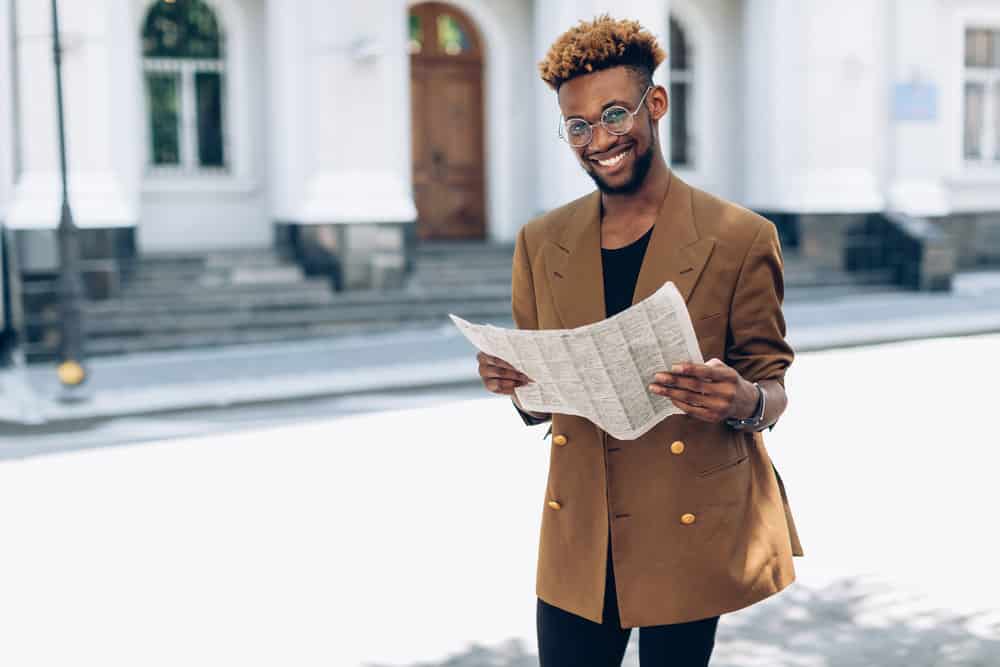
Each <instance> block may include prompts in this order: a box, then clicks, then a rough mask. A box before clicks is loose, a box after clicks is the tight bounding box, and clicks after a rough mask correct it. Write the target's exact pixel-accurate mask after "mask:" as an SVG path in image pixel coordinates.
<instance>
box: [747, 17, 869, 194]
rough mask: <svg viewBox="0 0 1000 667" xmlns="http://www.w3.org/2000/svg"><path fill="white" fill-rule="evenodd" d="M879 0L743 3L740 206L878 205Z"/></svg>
mask: <svg viewBox="0 0 1000 667" xmlns="http://www.w3.org/2000/svg"><path fill="white" fill-rule="evenodd" d="M884 9H885V4H884V2H883V1H882V0H842V1H841V2H828V1H827V0H797V1H796V2H788V1H785V0H746V3H745V5H744V10H743V11H744V43H745V45H746V57H745V59H744V62H745V71H744V73H743V74H744V80H745V88H744V91H745V100H744V109H745V118H746V120H745V129H744V131H745V135H746V146H747V154H746V157H745V173H746V187H745V192H746V203H747V205H748V206H751V207H753V208H758V209H765V210H779V211H793V212H800V213H854V212H864V211H875V210H881V209H882V207H883V199H882V196H881V182H880V178H879V175H880V172H881V168H880V167H881V162H882V160H883V159H884V151H883V145H884V142H883V140H882V137H883V136H884V131H885V122H884V101H883V100H884V89H885V86H884V76H883V73H882V71H881V69H880V66H879V63H880V62H882V59H881V55H882V50H881V49H882V42H883V41H884V30H883V28H884V21H885V17H884Z"/></svg>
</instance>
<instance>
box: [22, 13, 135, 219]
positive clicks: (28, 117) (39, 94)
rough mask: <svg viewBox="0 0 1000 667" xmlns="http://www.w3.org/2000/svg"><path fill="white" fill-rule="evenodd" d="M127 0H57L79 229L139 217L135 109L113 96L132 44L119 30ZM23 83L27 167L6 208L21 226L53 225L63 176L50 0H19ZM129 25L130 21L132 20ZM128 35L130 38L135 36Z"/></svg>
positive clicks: (72, 186)
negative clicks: (133, 150) (82, 0)
mask: <svg viewBox="0 0 1000 667" xmlns="http://www.w3.org/2000/svg"><path fill="white" fill-rule="evenodd" d="M122 5H123V3H122V1H121V0H92V1H89V2H86V3H79V2H66V1H63V2H60V3H59V19H60V30H61V33H62V35H61V36H62V42H63V47H64V53H63V100H64V103H65V109H64V111H65V120H66V125H65V126H66V151H67V156H68V165H69V182H70V203H71V205H72V208H73V215H74V220H75V222H76V224H77V225H78V226H79V227H81V228H100V227H123V226H133V225H135V224H136V221H137V218H138V213H137V211H138V191H137V187H136V185H137V179H136V174H135V173H134V165H133V162H134V161H133V160H132V158H131V150H130V148H129V147H130V146H133V145H134V144H135V142H136V137H135V136H134V126H133V125H132V124H131V123H130V122H129V120H128V119H129V117H130V114H131V110H130V109H123V108H122V105H120V104H117V103H116V101H119V102H120V98H119V97H117V96H116V95H115V91H116V87H117V86H119V85H122V82H121V81H120V80H119V79H118V78H117V77H116V76H115V74H117V73H118V72H119V69H120V63H121V59H122V53H120V52H119V49H122V48H126V46H127V44H126V45H123V44H122V41H121V39H120V37H121V35H120V34H119V32H118V30H119V27H120V26H119V24H121V23H122V22H123V17H122V15H121V14H120V11H119V10H120V9H121V8H122ZM16 13H17V17H16V18H17V29H16V41H17V44H16V53H17V84H18V90H17V93H16V95H15V100H16V103H17V105H18V110H17V115H18V119H19V131H20V136H19V142H20V147H21V153H20V155H21V172H20V174H19V178H18V181H17V185H16V187H15V190H14V196H13V201H12V203H11V206H10V207H9V209H8V220H7V222H8V224H9V225H10V226H11V227H13V228H19V229H52V228H55V227H56V225H57V223H58V221H59V205H60V188H61V186H60V178H59V152H58V135H57V132H58V130H57V124H56V96H55V74H54V69H53V62H52V15H51V10H50V5H49V3H47V2H37V1H36V0H17V1H16ZM129 27H130V28H131V27H133V26H129ZM130 43H131V42H129V43H128V44H130Z"/></svg>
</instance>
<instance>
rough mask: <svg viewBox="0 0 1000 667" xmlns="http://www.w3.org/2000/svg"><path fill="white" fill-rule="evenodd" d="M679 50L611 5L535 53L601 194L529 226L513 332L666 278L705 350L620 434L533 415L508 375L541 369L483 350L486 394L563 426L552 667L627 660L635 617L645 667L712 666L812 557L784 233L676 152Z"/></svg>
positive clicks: (548, 649) (663, 380)
mask: <svg viewBox="0 0 1000 667" xmlns="http://www.w3.org/2000/svg"><path fill="white" fill-rule="evenodd" d="M665 57H666V55H665V54H664V52H663V51H662V50H661V49H660V47H659V46H658V45H657V43H656V40H655V38H654V37H653V36H652V35H651V34H650V33H648V32H647V31H645V30H644V29H643V28H641V26H640V25H639V24H638V23H637V22H635V21H626V20H621V21H616V20H613V19H611V18H610V17H608V16H602V17H599V18H597V19H595V20H594V21H590V22H581V23H580V25H579V26H577V27H575V28H573V29H571V30H569V31H568V32H566V33H565V34H563V35H562V36H560V37H559V38H558V39H557V40H556V41H555V43H554V44H553V45H552V47H551V49H550V50H549V52H548V54H547V56H546V58H545V60H543V61H542V62H541V63H540V65H539V67H540V71H541V75H542V79H543V80H544V81H545V82H546V83H547V84H548V85H549V86H550V87H551V88H552V89H553V90H554V91H555V92H556V93H557V98H558V104H559V109H560V111H561V112H562V122H561V125H560V132H559V134H560V136H561V137H562V139H563V140H564V141H565V142H566V144H567V145H568V148H569V150H571V151H573V154H574V155H575V156H576V159H577V160H578V162H579V164H580V166H581V167H582V168H583V170H584V171H585V172H586V173H587V174H588V175H589V176H590V178H591V179H593V181H594V183H595V185H596V186H597V189H596V190H595V191H594V192H592V193H590V194H588V195H586V196H584V197H581V198H580V199H577V200H576V201H573V202H570V203H568V204H566V205H565V206H562V207H560V208H558V209H555V210H553V211H550V212H549V213H547V214H545V215H543V216H541V217H540V218H537V219H535V220H532V221H531V222H530V223H528V224H527V225H525V226H524V227H523V228H522V229H521V231H520V232H519V234H518V237H517V243H516V247H515V251H514V267H513V282H512V301H513V306H512V307H513V315H514V321H515V323H516V324H517V326H518V327H519V328H522V329H559V328H572V327H578V326H581V325H584V324H588V323H591V322H595V321H597V320H600V319H603V318H606V317H610V316H612V315H614V314H615V313H618V312H620V311H622V310H624V309H625V308H628V307H629V306H630V305H632V304H633V303H636V302H638V301H640V300H642V299H644V298H646V297H647V296H649V295H650V294H652V293H653V292H655V291H656V290H657V289H658V288H659V287H661V286H662V285H663V284H664V283H665V282H667V281H672V282H673V283H674V284H675V285H676V286H677V288H678V290H679V291H680V293H681V295H682V296H683V297H684V299H685V301H686V303H687V307H688V310H689V312H690V314H691V320H692V322H693V324H694V328H695V332H696V334H697V336H698V342H699V345H700V347H701V350H702V354H703V356H704V357H705V358H706V359H708V360H709V361H708V362H707V363H704V364H696V363H684V364H680V365H679V366H675V367H673V368H664V369H662V372H660V373H657V374H655V376H654V377H650V378H647V379H646V380H647V381H648V383H649V385H648V387H646V390H647V391H649V392H650V393H655V394H659V395H662V396H666V397H668V398H670V399H671V400H672V401H673V402H674V403H675V404H676V405H677V406H678V407H679V408H681V409H682V410H683V411H684V413H685V414H681V415H675V416H673V417H670V418H668V419H665V420H664V421H662V422H660V423H659V424H658V425H657V426H655V427H654V428H653V429H652V430H650V431H649V432H647V433H646V434H645V435H643V436H642V437H640V438H638V439H636V440H629V441H620V440H616V439H614V438H613V437H611V436H610V435H608V434H607V433H605V432H603V431H602V430H601V429H600V428H598V427H597V426H596V425H595V424H594V423H592V422H590V421H588V420H586V419H584V418H582V417H578V416H574V415H564V414H553V415H548V414H535V413H528V412H525V411H524V410H523V409H522V408H521V406H520V405H518V402H517V397H516V395H515V394H514V390H515V388H516V387H518V386H520V385H522V384H524V383H526V382H530V378H527V377H525V376H524V375H522V374H521V373H519V372H518V371H517V370H515V369H514V368H513V367H512V366H511V365H510V364H509V363H507V362H506V361H505V360H503V359H498V358H496V357H490V356H487V355H484V354H482V353H480V355H479V356H478V361H479V373H480V376H481V377H482V380H483V384H484V385H485V387H486V388H487V389H488V390H490V391H492V392H494V393H498V394H505V395H511V396H512V398H513V401H514V404H515V407H517V409H518V410H519V411H520V412H521V415H522V417H523V419H524V420H525V422H526V423H528V424H536V423H541V422H544V421H549V420H551V422H552V433H553V435H552V441H551V453H550V463H549V475H548V480H547V484H546V489H545V499H544V505H543V507H542V529H541V539H540V543H539V552H538V571H537V581H536V593H537V596H538V600H537V630H538V651H539V658H540V661H541V667H563V666H567V667H568V666H570V665H572V666H580V665H587V666H588V667H605V666H612V665H620V664H621V660H622V657H623V655H624V651H625V647H626V644H627V642H628V638H629V634H630V631H631V628H633V627H637V628H640V630H639V659H640V664H642V665H644V666H645V667H652V666H655V665H667V664H669V665H673V666H678V667H679V666H692V667H693V666H696V665H697V666H702V665H707V664H708V662H709V659H710V656H711V653H712V649H713V647H714V641H715V634H716V629H717V625H718V621H719V617H720V615H721V614H723V613H725V612H728V611H733V610H736V609H741V608H743V607H746V606H748V605H751V604H753V603H755V602H758V601H760V600H762V599H764V598H766V597H768V596H770V595H773V594H774V593H777V592H778V591H780V590H782V589H783V588H785V587H786V586H788V585H789V584H790V583H791V582H792V581H793V580H794V578H795V572H794V568H793V564H792V556H793V555H796V556H801V555H802V553H803V552H802V547H801V544H800V543H799V539H798V536H797V533H796V530H795V525H794V522H793V520H792V514H791V510H790V508H789V506H788V501H787V498H786V494H785V490H784V486H783V484H782V482H781V478H780V477H779V476H778V474H777V470H776V469H775V467H774V466H773V464H772V463H771V459H770V458H769V456H768V453H767V450H766V449H765V447H764V440H763V436H762V434H761V431H763V430H765V429H767V428H768V427H772V426H773V425H774V423H775V422H776V421H777V420H778V418H779V417H780V415H781V414H782V412H783V411H784V409H785V405H786V402H787V399H786V396H785V388H784V376H785V371H786V369H787V368H788V366H789V365H790V364H791V363H792V359H793V352H792V349H791V348H790V347H789V346H788V344H787V342H786V341H785V321H784V317H783V315H782V312H781V302H782V297H783V293H784V283H783V277H782V259H781V249H780V246H779V243H778V237H777V234H776V231H775V227H774V225H773V224H772V223H771V222H769V221H768V220H766V219H765V218H763V217H761V216H759V215H757V214H755V213H753V212H752V211H749V210H747V209H745V208H742V207H740V206H738V205H736V204H733V203H731V202H727V201H725V200H722V199H720V198H718V197H715V196H713V195H711V194H708V193H707V192H704V191H702V190H699V189H698V188H695V187H692V186H690V185H688V184H687V183H685V182H684V181H683V180H681V179H680V178H678V177H677V175H676V174H675V173H673V172H672V171H671V170H670V168H669V167H668V166H667V163H666V161H665V159H664V157H663V152H662V150H661V148H660V130H659V122H660V120H661V119H662V118H663V117H664V116H665V115H666V114H667V111H668V108H669V100H668V97H667V91H666V90H665V89H664V87H663V86H660V85H657V84H656V83H655V82H654V81H653V79H652V74H653V72H654V71H655V70H656V68H657V66H658V65H659V64H660V63H661V62H662V61H663V59H664V58H665ZM581 376H582V375H581ZM581 381H582V380H581Z"/></svg>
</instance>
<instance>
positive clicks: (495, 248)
mask: <svg viewBox="0 0 1000 667" xmlns="http://www.w3.org/2000/svg"><path fill="white" fill-rule="evenodd" d="M512 254H513V246H512V245H510V244H485V243H481V242H435V243H424V244H421V245H419V246H418V247H417V249H416V255H415V258H414V270H413V272H412V273H411V275H410V276H409V277H408V282H407V284H406V285H405V287H403V288H402V289H397V290H386V291H374V290H372V291H351V292H335V291H333V289H332V288H331V286H330V283H329V281H328V280H326V279H325V278H315V277H307V276H305V275H303V273H302V271H301V269H300V268H299V267H298V265H296V264H294V263H293V262H292V261H291V260H285V259H283V258H281V257H280V256H279V255H278V254H277V252H275V251H272V250H254V251H226V252H211V253H202V254H171V255H152V256H150V255H146V256H143V257H142V258H141V259H138V260H135V261H134V263H132V264H131V265H129V266H124V267H123V271H122V273H123V276H124V279H123V282H124V284H123V286H122V289H121V293H120V296H118V297H117V298H113V299H108V300H102V301H87V302H85V303H84V307H83V320H84V326H85V329H86V353H87V354H88V355H91V356H98V355H124V354H133V353H139V352H149V351H155V350H172V349H183V348H194V347H206V346H218V345H233V344H247V343H267V342H273V341H288V340H304V339H309V338H318V337H327V336H340V335H345V334H361V333H368V332H376V331H387V330H398V329H400V328H410V327H429V326H440V325H442V324H444V323H445V322H446V321H447V315H448V313H449V312H454V313H457V314H460V315H462V316H463V317H466V318H469V319H472V320H477V321H495V322H504V321H507V322H509V319H510V276H511V266H510V263H511V257H512ZM887 280H888V276H885V275H882V274H880V273H878V272H868V273H865V272H857V273H851V274H847V273H843V272H830V271H827V272H823V271H817V270H815V269H812V268H810V267H809V266H808V264H806V263H805V262H803V261H800V260H799V259H798V258H797V257H796V256H795V255H794V254H792V255H788V256H786V285H787V290H786V301H790V300H823V299H832V298H840V297H843V296H848V295H855V294H859V293H865V292H875V291H886V290H890V289H893V288H891V287H889V286H887V285H886V282H887ZM23 296H24V303H25V313H26V337H25V351H26V353H27V356H28V359H29V360H30V361H47V360H51V359H53V358H55V355H56V353H57V351H58V343H59V327H58V310H57V303H58V302H57V297H56V283H55V279H54V278H53V277H51V276H38V277H34V278H26V280H25V283H24V285H23Z"/></svg>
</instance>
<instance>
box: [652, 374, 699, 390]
mask: <svg viewBox="0 0 1000 667" xmlns="http://www.w3.org/2000/svg"><path fill="white" fill-rule="evenodd" d="M653 380H654V382H656V384H660V385H663V386H665V387H680V388H681V389H687V390H688V391H696V392H698V393H702V394H703V393H706V392H707V391H708V388H707V387H706V383H705V382H702V380H700V379H699V378H694V377H691V376H688V375H674V374H672V373H657V374H656V375H655V376H653Z"/></svg>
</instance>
